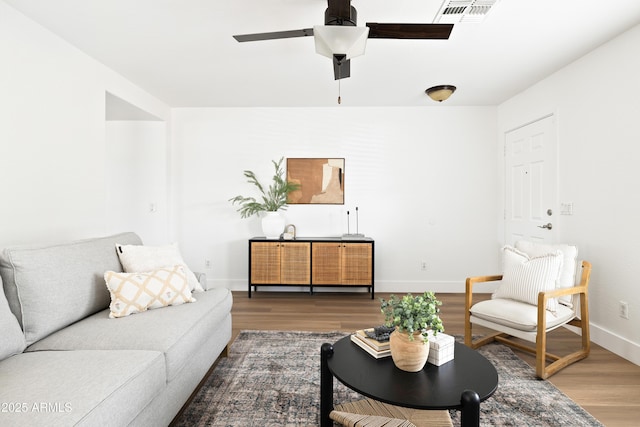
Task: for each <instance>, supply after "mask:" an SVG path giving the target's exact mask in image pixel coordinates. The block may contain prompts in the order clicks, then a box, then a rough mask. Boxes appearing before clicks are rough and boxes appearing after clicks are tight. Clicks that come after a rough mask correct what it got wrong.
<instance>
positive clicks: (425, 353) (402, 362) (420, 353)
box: [389, 329, 429, 372]
mask: <svg viewBox="0 0 640 427" xmlns="http://www.w3.org/2000/svg"><path fill="white" fill-rule="evenodd" d="M389 346H390V348H391V358H392V359H393V363H394V364H395V365H396V367H397V368H398V369H402V370H403V371H407V372H418V371H421V370H422V368H424V365H425V363H427V359H428V358H429V342H426V343H425V342H423V341H422V336H421V335H420V333H419V332H416V333H415V334H413V341H411V340H410V339H409V334H407V333H403V332H398V330H397V329H396V330H395V331H393V332H392V333H391V335H390V336H389Z"/></svg>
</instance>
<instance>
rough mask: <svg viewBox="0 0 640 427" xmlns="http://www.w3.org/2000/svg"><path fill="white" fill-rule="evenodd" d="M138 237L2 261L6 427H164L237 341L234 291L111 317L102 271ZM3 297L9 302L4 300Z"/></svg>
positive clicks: (1, 379)
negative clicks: (119, 249)
mask: <svg viewBox="0 0 640 427" xmlns="http://www.w3.org/2000/svg"><path fill="white" fill-rule="evenodd" d="M116 244H123V245H141V244H142V242H141V240H140V238H139V237H138V236H137V235H136V234H134V233H122V234H118V235H115V236H109V237H103V238H96V239H88V240H82V241H75V242H69V243H63V244H60V245H48V246H41V247H28V248H27V247H20V248H10V249H5V250H4V251H3V252H2V254H1V255H0V277H1V279H2V282H3V289H4V293H3V292H0V405H1V407H0V425H2V426H126V425H134V426H136V425H139V426H162V425H168V424H169V423H170V422H171V420H172V419H173V418H174V417H175V415H176V414H177V413H178V412H179V411H180V409H181V407H182V406H183V405H184V403H185V402H186V401H187V400H188V398H189V396H190V395H191V393H192V392H193V391H194V390H195V388H196V387H197V385H198V384H199V382H200V381H201V380H202V378H203V377H204V375H205V374H206V373H207V372H208V370H209V368H210V367H211V366H212V364H213V363H214V362H215V360H216V359H217V358H218V357H219V356H221V355H225V354H226V349H227V344H228V342H229V340H230V339H231V306H232V302H233V301H232V295H231V292H230V291H229V290H228V289H225V288H213V289H207V287H206V282H205V281H204V280H200V283H201V284H202V285H203V287H204V288H205V291H204V292H198V293H194V294H193V296H194V297H195V298H196V300H197V301H196V302H193V303H187V304H182V305H175V306H169V307H164V308H158V309H154V310H148V311H145V312H143V313H138V314H132V315H129V316H126V317H122V318H117V319H112V318H109V313H110V310H109V308H108V306H109V303H110V299H111V298H110V294H109V291H108V290H107V287H106V285H105V281H104V278H103V275H104V273H105V271H109V270H113V271H122V267H121V264H120V261H119V258H118V255H117V254H116V251H115V245H116ZM5 297H6V298H5Z"/></svg>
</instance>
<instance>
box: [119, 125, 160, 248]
mask: <svg viewBox="0 0 640 427" xmlns="http://www.w3.org/2000/svg"><path fill="white" fill-rule="evenodd" d="M106 132H107V133H106V135H107V136H106V148H107V157H106V158H107V162H108V167H107V169H108V173H107V176H108V179H107V181H108V184H107V210H108V215H107V233H108V234H115V233H120V232H122V231H124V230H132V231H135V232H136V233H137V234H138V235H139V236H140V237H141V238H142V241H143V242H144V243H145V244H148V245H159V244H166V243H167V242H168V241H169V216H168V213H169V205H168V203H169V200H168V191H167V189H168V185H169V182H168V166H169V163H168V159H167V134H166V133H167V130H166V124H165V123H164V122H158V121H108V122H107V125H106Z"/></svg>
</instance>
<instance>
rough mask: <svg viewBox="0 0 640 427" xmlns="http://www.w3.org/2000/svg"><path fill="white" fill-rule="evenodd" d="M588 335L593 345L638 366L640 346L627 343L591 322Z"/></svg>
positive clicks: (624, 339)
mask: <svg viewBox="0 0 640 427" xmlns="http://www.w3.org/2000/svg"><path fill="white" fill-rule="evenodd" d="M590 335H591V341H593V342H594V343H596V344H598V345H600V346H602V347H604V348H606V349H607V350H609V351H610V352H612V353H615V354H617V355H618V356H620V357H623V358H625V359H627V360H628V361H630V362H632V363H635V364H636V365H640V344H637V343H634V342H633V341H629V340H628V339H626V338H624V337H621V336H619V335H617V334H615V333H613V332H611V331H609V330H607V329H604V328H602V327H600V326H598V325H596V324H594V323H593V322H591V328H590Z"/></svg>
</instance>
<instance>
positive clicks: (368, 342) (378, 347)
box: [351, 328, 391, 359]
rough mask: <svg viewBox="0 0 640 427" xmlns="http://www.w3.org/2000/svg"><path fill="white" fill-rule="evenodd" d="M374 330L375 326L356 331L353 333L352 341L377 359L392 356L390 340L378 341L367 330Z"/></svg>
mask: <svg viewBox="0 0 640 427" xmlns="http://www.w3.org/2000/svg"><path fill="white" fill-rule="evenodd" d="M372 330H373V328H370V329H361V330H359V331H356V332H355V333H353V334H351V341H353V342H354V344H356V345H357V346H359V347H360V348H361V349H363V350H364V351H366V352H367V353H369V354H370V355H371V356H373V357H375V358H376V359H380V358H382V357H388V356H391V349H390V348H389V341H378V340H376V339H373V338H369V337H368V336H367V331H372Z"/></svg>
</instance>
